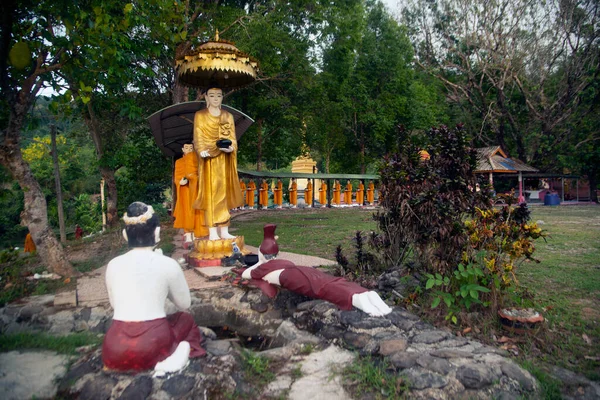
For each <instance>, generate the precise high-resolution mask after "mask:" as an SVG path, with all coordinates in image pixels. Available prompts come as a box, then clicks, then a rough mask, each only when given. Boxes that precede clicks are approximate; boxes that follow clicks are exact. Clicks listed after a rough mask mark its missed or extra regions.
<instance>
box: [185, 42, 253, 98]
mask: <svg viewBox="0 0 600 400" xmlns="http://www.w3.org/2000/svg"><path fill="white" fill-rule="evenodd" d="M175 68H176V70H177V74H178V75H179V82H181V83H182V84H184V85H187V86H193V87H199V88H203V89H208V88H209V86H218V87H220V88H221V89H236V88H239V87H242V86H245V85H248V84H249V83H252V82H254V80H255V79H256V74H257V72H258V61H256V60H255V59H254V58H252V57H250V56H249V55H248V54H246V53H243V52H241V51H240V50H239V49H238V48H237V47H235V45H234V44H233V43H231V42H228V41H226V40H222V39H219V32H218V31H217V34H216V37H215V40H211V41H208V42H204V43H202V44H201V45H200V46H198V47H197V48H196V49H193V50H191V51H190V52H188V53H187V54H185V55H183V56H182V57H179V58H178V59H176V60H175Z"/></svg>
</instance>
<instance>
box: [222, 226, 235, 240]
mask: <svg viewBox="0 0 600 400" xmlns="http://www.w3.org/2000/svg"><path fill="white" fill-rule="evenodd" d="M219 236H220V237H221V239H235V236H233V235H232V234H230V233H229V227H228V226H224V227H222V228H220V229H219Z"/></svg>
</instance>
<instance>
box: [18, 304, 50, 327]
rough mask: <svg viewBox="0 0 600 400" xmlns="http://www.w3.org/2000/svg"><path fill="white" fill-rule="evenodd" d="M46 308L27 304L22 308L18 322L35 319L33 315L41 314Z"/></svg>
mask: <svg viewBox="0 0 600 400" xmlns="http://www.w3.org/2000/svg"><path fill="white" fill-rule="evenodd" d="M43 310H44V309H43V308H42V306H39V305H27V306H25V307H23V308H22V309H21V312H20V313H19V316H18V317H17V322H19V323H21V322H28V321H31V320H32V319H33V316H34V315H36V314H39V313H40V312H42V311H43Z"/></svg>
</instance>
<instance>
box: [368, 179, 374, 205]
mask: <svg viewBox="0 0 600 400" xmlns="http://www.w3.org/2000/svg"><path fill="white" fill-rule="evenodd" d="M374 202H375V184H374V183H373V182H369V188H368V189H367V203H369V204H373V203H374Z"/></svg>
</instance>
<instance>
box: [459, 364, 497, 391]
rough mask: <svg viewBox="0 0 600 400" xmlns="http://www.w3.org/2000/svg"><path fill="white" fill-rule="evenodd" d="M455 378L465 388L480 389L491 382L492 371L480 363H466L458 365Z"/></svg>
mask: <svg viewBox="0 0 600 400" xmlns="http://www.w3.org/2000/svg"><path fill="white" fill-rule="evenodd" d="M456 379H458V380H459V381H460V383H462V384H463V385H464V386H465V387H466V388H470V389H481V388H482V387H484V386H488V385H490V384H491V383H492V381H493V379H494V377H493V375H492V371H491V370H490V369H489V368H488V367H486V366H484V365H480V364H467V365H462V366H460V367H458V370H457V371H456Z"/></svg>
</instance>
